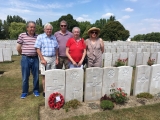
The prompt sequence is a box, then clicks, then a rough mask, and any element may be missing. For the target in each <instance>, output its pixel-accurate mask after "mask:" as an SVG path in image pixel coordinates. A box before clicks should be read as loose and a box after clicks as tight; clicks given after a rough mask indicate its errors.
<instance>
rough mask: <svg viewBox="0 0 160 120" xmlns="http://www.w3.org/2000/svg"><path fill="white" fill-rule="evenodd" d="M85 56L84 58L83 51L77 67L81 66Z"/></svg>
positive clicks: (84, 52) (84, 53)
mask: <svg viewBox="0 0 160 120" xmlns="http://www.w3.org/2000/svg"><path fill="white" fill-rule="evenodd" d="M85 56H86V49H84V51H83V55H82V58H81V60H80V61H79V63H78V66H81V65H82V63H83V60H84V58H85Z"/></svg>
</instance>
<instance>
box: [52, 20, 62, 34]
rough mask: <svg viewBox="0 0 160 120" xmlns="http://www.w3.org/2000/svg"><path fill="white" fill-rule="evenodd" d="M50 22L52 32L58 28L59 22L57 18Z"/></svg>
mask: <svg viewBox="0 0 160 120" xmlns="http://www.w3.org/2000/svg"><path fill="white" fill-rule="evenodd" d="M50 24H51V25H52V26H53V30H52V33H53V34H54V33H55V32H57V31H59V30H60V23H59V22H58V20H56V21H53V22H50Z"/></svg>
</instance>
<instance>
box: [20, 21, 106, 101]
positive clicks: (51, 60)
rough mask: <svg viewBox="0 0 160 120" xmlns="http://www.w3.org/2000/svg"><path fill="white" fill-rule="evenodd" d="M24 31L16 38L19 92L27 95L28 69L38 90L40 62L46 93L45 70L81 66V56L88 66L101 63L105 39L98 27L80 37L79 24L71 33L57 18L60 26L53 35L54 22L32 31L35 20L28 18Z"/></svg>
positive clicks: (97, 65)
mask: <svg viewBox="0 0 160 120" xmlns="http://www.w3.org/2000/svg"><path fill="white" fill-rule="evenodd" d="M26 27H27V32H25V33H21V34H20V35H19V37H18V40H17V51H18V52H19V54H21V55H22V59H21V71H22V94H21V98H22V99H24V98H26V97H27V95H28V89H29V76H30V72H31V73H32V75H33V94H34V95H35V96H36V97H38V96H39V95H40V94H39V62H40V71H41V75H42V85H43V96H44V97H45V71H46V70H49V69H62V68H63V66H64V67H65V69H71V68H83V62H84V59H87V66H88V67H102V53H103V52H104V43H103V40H102V39H101V38H99V37H98V36H99V34H100V29H99V28H96V27H92V28H90V29H89V30H88V35H89V38H88V39H86V40H84V39H83V38H81V37H80V28H79V27H74V28H73V29H72V33H71V32H69V31H68V30H67V22H66V21H65V20H62V21H61V22H60V30H59V31H57V32H55V34H54V35H52V30H53V26H52V25H51V24H50V23H47V24H45V25H44V33H43V34H40V35H37V34H35V30H36V24H35V22H34V21H29V22H27V26H26Z"/></svg>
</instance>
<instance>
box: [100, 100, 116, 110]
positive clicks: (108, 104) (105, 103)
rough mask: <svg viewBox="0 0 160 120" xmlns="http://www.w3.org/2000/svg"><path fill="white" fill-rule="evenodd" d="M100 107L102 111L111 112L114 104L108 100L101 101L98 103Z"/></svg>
mask: <svg viewBox="0 0 160 120" xmlns="http://www.w3.org/2000/svg"><path fill="white" fill-rule="evenodd" d="M100 107H101V108H102V109H103V110H107V109H109V110H112V109H113V108H114V104H113V102H112V101H110V100H102V101H101V103H100Z"/></svg>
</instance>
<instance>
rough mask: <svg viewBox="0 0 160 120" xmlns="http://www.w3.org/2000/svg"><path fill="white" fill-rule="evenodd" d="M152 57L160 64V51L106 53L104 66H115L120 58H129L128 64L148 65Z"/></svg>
mask: <svg viewBox="0 0 160 120" xmlns="http://www.w3.org/2000/svg"><path fill="white" fill-rule="evenodd" d="M149 57H150V59H154V60H155V63H154V64H160V52H154V53H149V52H140V53H139V52H137V53H135V52H120V53H104V54H103V59H104V67H109V66H115V62H116V61H117V60H118V59H121V60H124V59H126V58H128V61H127V62H126V65H127V66H137V65H147V62H148V60H149Z"/></svg>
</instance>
